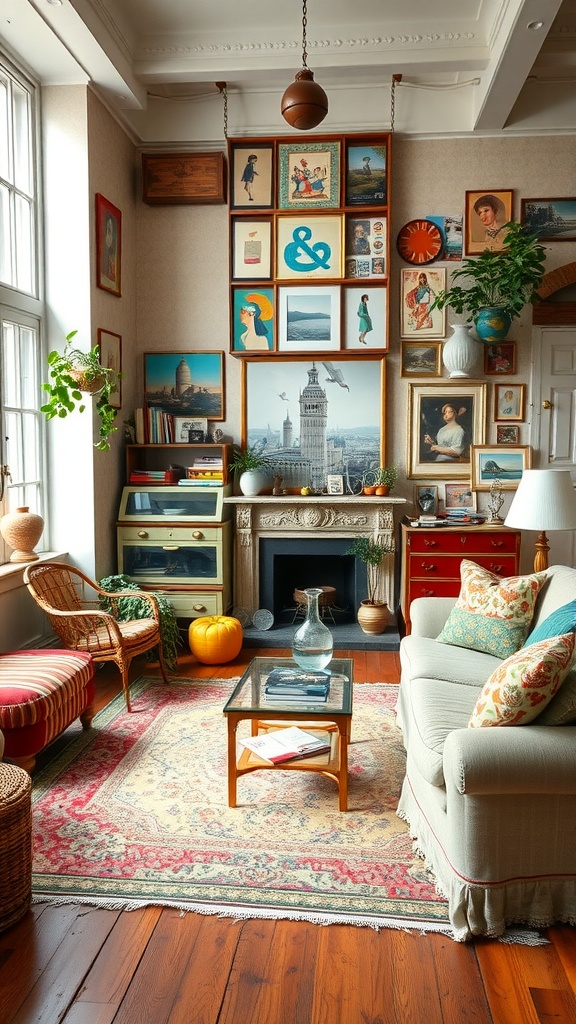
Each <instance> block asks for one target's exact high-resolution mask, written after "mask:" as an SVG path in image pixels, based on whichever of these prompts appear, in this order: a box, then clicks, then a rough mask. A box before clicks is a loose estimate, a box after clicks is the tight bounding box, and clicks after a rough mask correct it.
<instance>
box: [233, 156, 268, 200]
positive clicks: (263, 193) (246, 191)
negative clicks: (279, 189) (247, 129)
mask: <svg viewBox="0 0 576 1024" xmlns="http://www.w3.org/2000/svg"><path fill="white" fill-rule="evenodd" d="M273 197H274V150H273V145H272V143H271V142H248V143H246V142H245V141H242V142H231V143H230V209H231V210H244V209H250V210H257V209H259V208H260V209H261V210H270V209H271V208H272V205H273V203H272V201H273Z"/></svg>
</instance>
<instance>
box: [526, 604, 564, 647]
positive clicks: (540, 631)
mask: <svg viewBox="0 0 576 1024" xmlns="http://www.w3.org/2000/svg"><path fill="white" fill-rule="evenodd" d="M571 630H572V631H574V630H576V598H575V599H574V601H568V603H567V604H563V605H562V607H561V608H556V609H555V611H553V612H551V614H550V615H549V616H548V618H546V619H544V622H541V623H540V625H539V626H536V628H535V629H533V630H532V632H531V633H530V636H529V637H528V639H527V640H526V644H527V645H528V644H536V643H538V641H539V640H546V639H547V638H548V637H551V636H560V634H561V633H569V632H570V631H571Z"/></svg>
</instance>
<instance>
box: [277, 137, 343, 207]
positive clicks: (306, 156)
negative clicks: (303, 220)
mask: <svg viewBox="0 0 576 1024" xmlns="http://www.w3.org/2000/svg"><path fill="white" fill-rule="evenodd" d="M339 205H340V143H339V142H338V141H332V142H326V141H320V142H312V141H310V142H281V143H279V145H278V208H279V209H280V210H299V209H303V208H304V207H313V208H314V207H315V208H316V209H318V208H320V209H326V208H335V207H337V206H339Z"/></svg>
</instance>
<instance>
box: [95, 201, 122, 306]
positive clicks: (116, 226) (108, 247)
mask: <svg viewBox="0 0 576 1024" xmlns="http://www.w3.org/2000/svg"><path fill="white" fill-rule="evenodd" d="M121 282H122V214H121V212H120V210H119V209H118V207H117V206H113V204H112V203H111V202H110V201H109V200H108V199H105V197H104V196H103V195H100V193H99V192H97V193H96V284H97V285H98V287H99V288H102V289H103V290H104V291H105V292H112V295H118V296H120V295H122V290H121Z"/></svg>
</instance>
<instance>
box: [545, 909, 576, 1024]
mask: <svg viewBox="0 0 576 1024" xmlns="http://www.w3.org/2000/svg"><path fill="white" fill-rule="evenodd" d="M544 934H545V935H546V937H547V938H548V939H550V941H551V942H552V943H553V945H554V949H555V950H556V953H557V956H558V958H559V960H560V961H561V963H562V966H563V968H564V973H565V975H566V980H567V982H568V985H569V986H570V988H571V989H572V991H573V992H576V928H572V927H570V926H569V925H567V924H561V925H557V927H556V928H549V929H547V931H546V932H545V933H544ZM575 1019H576V1018H575Z"/></svg>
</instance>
